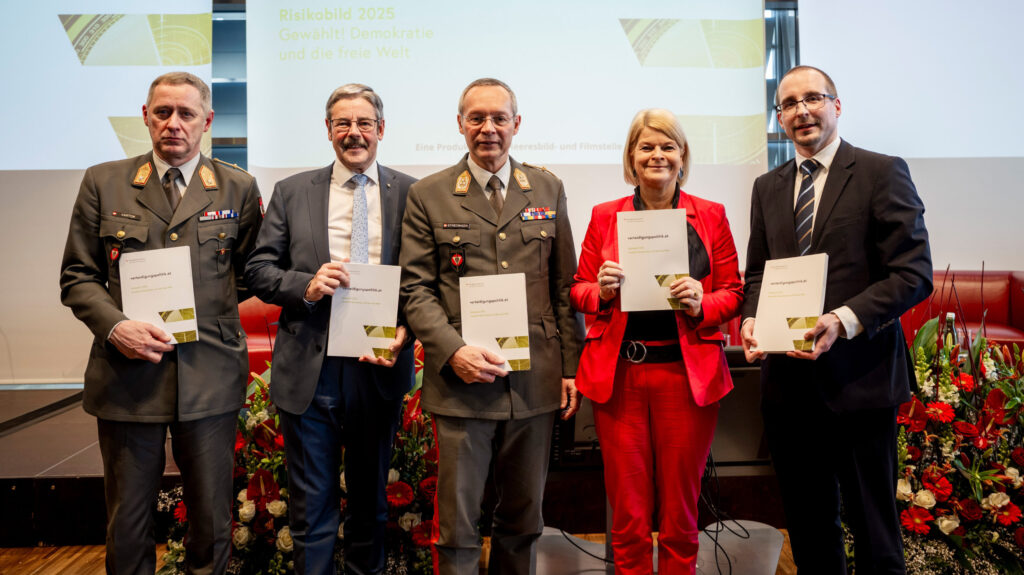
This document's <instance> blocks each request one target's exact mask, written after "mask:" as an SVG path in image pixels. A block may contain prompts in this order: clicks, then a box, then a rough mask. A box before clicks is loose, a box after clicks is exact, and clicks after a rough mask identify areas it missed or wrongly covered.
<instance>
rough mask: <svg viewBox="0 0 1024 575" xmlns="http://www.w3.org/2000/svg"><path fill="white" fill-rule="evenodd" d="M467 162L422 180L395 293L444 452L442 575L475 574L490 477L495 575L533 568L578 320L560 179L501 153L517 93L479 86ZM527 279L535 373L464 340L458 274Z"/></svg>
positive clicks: (468, 112) (470, 99) (466, 126)
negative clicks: (417, 344) (415, 343)
mask: <svg viewBox="0 0 1024 575" xmlns="http://www.w3.org/2000/svg"><path fill="white" fill-rule="evenodd" d="M456 119H457V121H458V126H459V132H461V133H462V134H463V136H465V139H466V145H467V147H468V148H469V153H468V154H467V155H466V156H464V157H463V158H462V160H461V161H459V163H457V164H456V165H454V166H452V167H450V168H446V169H444V170H442V171H440V172H438V173H436V174H433V175H431V176H428V177H427V178H424V179H423V180H422V181H420V182H417V183H416V184H415V185H414V186H413V187H412V189H411V190H410V191H409V206H408V209H407V211H406V214H405V221H404V223H403V224H402V227H403V230H402V296H403V298H405V302H406V303H405V313H406V316H407V317H408V318H409V325H410V327H411V328H412V330H413V331H414V332H416V335H417V337H419V339H420V341H421V342H422V343H423V346H424V357H425V367H424V370H423V374H424V375H423V407H424V408H425V409H427V410H429V411H430V412H431V413H432V414H433V415H434V424H435V427H436V430H437V443H438V451H439V458H440V459H439V468H438V478H437V479H438V484H437V506H438V517H437V521H438V526H439V530H440V534H439V539H438V540H437V545H436V548H435V549H436V552H437V553H436V559H437V563H436V565H437V571H438V572H439V573H442V574H455V573H459V574H463V575H468V574H471V573H472V574H475V573H477V571H478V565H479V561H480V542H479V537H480V531H479V528H478V523H479V519H480V506H481V503H482V500H483V493H484V484H485V483H486V480H487V475H488V472H489V471H490V472H492V473H493V477H494V484H495V491H496V492H497V496H498V504H497V508H496V509H495V511H494V525H493V528H492V530H491V555H490V563H489V568H490V570H491V572H492V573H502V574H510V573H520V574H523V575H525V574H528V573H533V572H534V570H535V568H536V566H535V562H536V542H537V538H538V537H539V536H540V534H541V531H542V530H543V527H544V522H543V520H542V518H541V501H542V499H543V495H544V484H545V481H546V478H547V468H548V454H549V451H550V446H551V434H552V427H553V424H554V420H555V412H556V411H557V410H558V409H559V408H560V407H561V408H564V411H563V412H562V416H563V417H564V418H568V417H569V416H571V415H572V414H573V413H574V412H575V411H576V408H577V394H576V386H575V381H574V380H575V375H576V365H577V363H578V362H579V352H580V347H581V339H582V322H580V321H579V317H578V316H577V315H576V313H575V312H574V311H573V310H572V309H571V307H570V304H569V284H570V282H571V280H572V276H573V274H574V273H575V272H576V251H575V245H574V244H573V241H572V230H571V229H570V227H569V219H568V217H567V213H568V212H567V211H566V199H565V190H564V188H563V187H562V182H561V180H559V179H558V178H556V177H555V176H554V175H553V174H551V173H550V172H548V171H547V170H544V169H541V168H535V167H532V166H527V165H526V164H521V163H519V162H517V161H515V160H514V159H512V158H511V157H509V149H510V148H511V147H512V136H514V135H515V134H516V132H517V131H518V130H519V122H520V116H519V114H518V111H517V109H516V99H515V95H514V94H513V92H512V90H511V89H510V88H509V87H508V86H507V85H505V84H504V83H503V82H500V81H498V80H495V79H492V78H484V79H480V80H476V81H474V82H472V83H471V84H470V85H469V86H468V87H466V89H465V90H464V91H463V93H462V98H461V99H460V101H459V115H458V116H457V118H456ZM506 273H523V274H525V275H526V299H527V315H528V319H529V346H530V368H529V371H514V372H506V371H505V370H503V369H502V368H501V365H502V364H503V363H504V359H503V358H501V357H498V356H497V355H495V354H494V353H491V352H490V351H488V350H486V349H484V348H482V347H478V346H475V345H469V344H467V343H466V342H465V341H464V340H463V339H462V335H461V327H462V314H461V312H460V305H461V304H460V296H459V293H460V292H459V278H460V277H461V276H467V277H469V276H480V275H494V274H506Z"/></svg>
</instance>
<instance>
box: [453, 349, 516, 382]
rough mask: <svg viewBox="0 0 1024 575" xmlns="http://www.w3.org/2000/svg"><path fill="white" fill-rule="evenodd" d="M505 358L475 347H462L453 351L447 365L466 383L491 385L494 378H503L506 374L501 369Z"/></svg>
mask: <svg viewBox="0 0 1024 575" xmlns="http://www.w3.org/2000/svg"><path fill="white" fill-rule="evenodd" d="M503 363H505V358H503V357H501V356H500V355H498V354H496V353H492V352H490V351H488V350H486V349H484V348H482V347H477V346H475V345H464V346H462V347H460V348H459V349H457V350H455V353H453V354H452V357H451V359H449V360H448V364H449V365H451V366H452V369H454V370H455V375H457V376H459V378H461V379H462V381H464V382H466V383H478V382H479V383H491V382H493V381H494V378H495V377H504V376H506V375H508V372H507V371H505V370H504V369H501V364H503Z"/></svg>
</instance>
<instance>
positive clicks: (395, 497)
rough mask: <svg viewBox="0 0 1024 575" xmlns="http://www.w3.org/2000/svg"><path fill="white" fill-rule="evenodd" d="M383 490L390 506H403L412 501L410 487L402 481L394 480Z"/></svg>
mask: <svg viewBox="0 0 1024 575" xmlns="http://www.w3.org/2000/svg"><path fill="white" fill-rule="evenodd" d="M384 491H385V493H387V496H388V505H390V506H392V507H405V506H406V505H408V504H410V503H412V487H409V484H408V483H406V482H404V481H396V482H394V483H392V484H391V485H388V486H387V487H386V488H385V490H384Z"/></svg>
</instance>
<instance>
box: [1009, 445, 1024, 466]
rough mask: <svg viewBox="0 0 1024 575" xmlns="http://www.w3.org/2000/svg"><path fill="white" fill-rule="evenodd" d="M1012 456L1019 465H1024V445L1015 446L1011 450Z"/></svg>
mask: <svg viewBox="0 0 1024 575" xmlns="http://www.w3.org/2000/svg"><path fill="white" fill-rule="evenodd" d="M1010 457H1011V458H1013V462H1014V463H1016V464H1017V466H1018V467H1024V447H1014V448H1013V451H1011V452H1010Z"/></svg>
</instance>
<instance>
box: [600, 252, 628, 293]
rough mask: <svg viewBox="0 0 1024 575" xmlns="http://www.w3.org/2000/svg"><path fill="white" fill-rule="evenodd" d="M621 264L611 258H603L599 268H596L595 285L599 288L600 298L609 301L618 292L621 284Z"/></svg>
mask: <svg viewBox="0 0 1024 575" xmlns="http://www.w3.org/2000/svg"><path fill="white" fill-rule="evenodd" d="M623 277H625V276H624V275H623V273H622V266H620V265H619V264H618V263H617V262H613V261H612V260H605V262H604V263H603V264H601V268H600V269H599V270H597V286H598V287H599V288H601V293H600V296H601V300H602V301H610V300H611V299H612V298H614V297H615V296H616V294H618V292H619V286H620V285H622V278H623Z"/></svg>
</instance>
